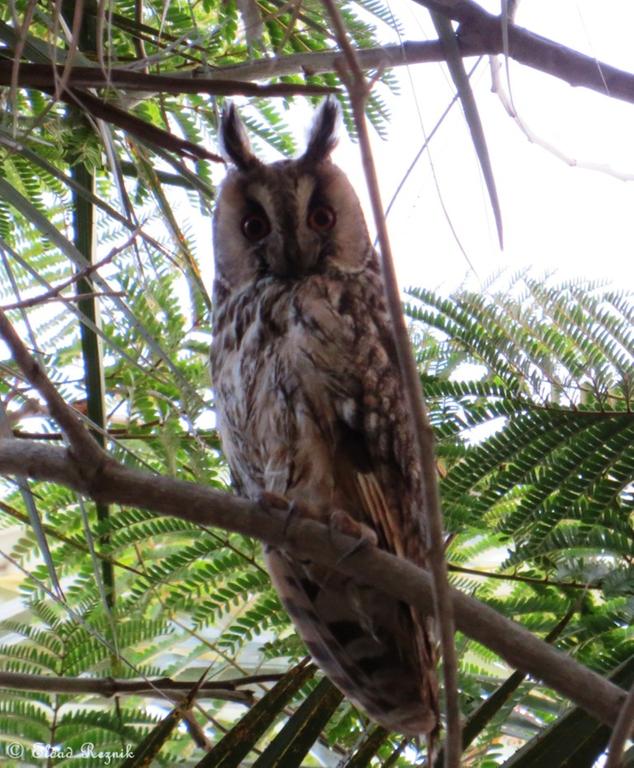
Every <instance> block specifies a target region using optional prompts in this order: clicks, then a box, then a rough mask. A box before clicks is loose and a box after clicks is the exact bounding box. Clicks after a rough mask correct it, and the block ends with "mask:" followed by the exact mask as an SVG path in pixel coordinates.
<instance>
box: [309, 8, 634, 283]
mask: <svg viewBox="0 0 634 768" xmlns="http://www.w3.org/2000/svg"><path fill="white" fill-rule="evenodd" d="M481 4H482V5H484V6H485V7H486V8H487V10H489V11H491V12H493V13H499V10H500V8H499V0H497V1H496V0H493V1H491V2H481ZM392 6H393V10H394V13H395V14H396V15H397V16H398V18H399V19H400V20H401V21H402V22H403V24H404V26H405V32H406V34H405V38H404V39H418V40H422V39H435V38H436V34H435V31H434V29H433V26H432V24H431V20H430V19H429V15H428V13H427V12H426V11H425V9H423V8H420V7H418V6H416V5H415V4H414V3H412V2H411V0H407V2H396V1H394V2H393V3H392ZM516 23H517V24H518V25H520V26H523V27H526V28H528V29H530V30H531V31H533V32H535V33H537V34H540V35H543V36H545V37H549V38H551V39H552V40H555V41H557V42H561V43H563V44H565V45H568V46H570V47H572V48H574V49H576V50H579V51H582V52H583V53H586V54H588V55H590V56H592V57H595V58H597V59H598V60H602V61H605V62H606V63H608V64H612V65H614V66H616V67H620V68H622V69H625V70H627V71H629V72H634V47H633V46H632V42H631V32H632V29H634V3H632V2H631V0H625V1H624V0H557V2H552V1H551V0H524V2H523V3H520V5H519V10H518V12H517V15H516ZM385 32H386V40H388V39H389V40H390V42H398V39H397V38H394V37H392V38H391V39H390V38H389V37H388V32H389V31H388V30H387V29H386V31H385ZM474 61H475V59H467V60H465V65H466V68H467V70H470V68H471V66H472V64H473V63H474ZM498 61H499V62H500V63H501V64H502V70H501V72H500V74H501V80H502V83H503V86H504V89H505V90H506V91H508V84H507V83H506V77H505V71H504V59H503V57H502V56H500V57H498ZM509 68H510V82H511V91H512V97H513V102H514V104H515V107H516V109H517V111H518V113H519V115H520V117H521V119H522V121H523V122H524V123H525V125H526V126H527V127H528V128H529V129H530V131H531V132H532V134H533V135H534V136H535V137H536V141H535V142H533V143H531V142H530V141H529V140H528V139H527V137H526V136H525V134H524V133H523V132H522V130H521V129H520V128H519V127H518V125H517V124H516V123H515V122H514V121H513V119H512V118H511V117H509V115H508V114H507V112H506V111H505V109H504V107H503V105H502V102H501V101H500V99H499V97H498V96H497V95H496V94H495V93H493V92H492V91H491V72H490V67H489V61H488V59H487V58H485V59H484V60H483V61H482V62H481V63H480V65H479V67H478V69H477V70H476V73H475V74H474V76H473V77H472V81H471V82H472V87H473V89H474V91H475V95H476V100H477V104H478V108H479V110H480V116H481V119H482V123H483V126H484V131H485V135H486V139H487V143H488V147H489V152H490V155H491V161H492V165H493V171H494V174H495V180H496V184H497V189H498V195H499V198H500V204H501V208H502V216H503V223H504V250H500V248H499V245H498V241H497V233H496V230H495V224H494V221H493V216H492V213H491V206H490V204H489V200H488V196H487V192H486V189H485V185H484V181H483V179H482V175H481V173H480V169H479V165H478V161H477V158H476V155H475V151H474V148H473V144H472V142H471V137H470V134H469V131H468V128H467V125H466V122H465V120H464V117H463V115H462V110H461V107H460V106H459V104H456V105H455V106H454V107H453V108H452V110H451V112H450V113H449V116H448V117H447V118H446V119H445V121H444V122H443V124H442V126H441V128H440V130H439V131H438V132H437V134H436V135H435V136H434V137H433V139H432V140H431V144H430V152H429V153H425V154H423V156H422V157H421V159H420V160H419V162H418V163H417V165H416V167H415V169H414V171H413V173H412V174H411V176H410V177H409V180H408V181H407V183H406V185H405V188H404V189H403V190H402V192H401V193H400V195H399V197H398V198H397V202H396V204H395V206H394V209H393V210H392V212H391V213H390V215H389V217H388V225H389V230H390V235H391V239H392V247H393V251H394V254H395V259H396V267H397V271H398V275H399V279H400V281H401V284H402V285H403V286H407V285H422V286H425V287H428V288H441V289H443V290H451V289H453V288H455V287H457V286H458V285H459V284H461V283H462V282H463V281H464V280H465V279H468V285H469V287H471V288H474V289H479V288H481V287H482V285H483V284H485V283H486V282H487V280H488V279H489V278H490V277H491V276H492V275H494V274H496V273H497V272H498V271H499V270H501V269H503V270H505V271H506V273H507V274H508V275H509V276H510V275H512V274H513V273H515V272H517V271H519V270H524V269H527V268H530V269H531V272H532V274H533V275H534V276H541V275H547V274H548V275H553V279H554V280H559V279H571V278H590V279H592V280H609V281H610V282H611V283H613V284H614V285H615V287H618V288H626V287H629V288H632V287H634V258H633V244H632V221H633V219H634V185H633V184H632V181H634V105H633V104H628V103H625V102H622V101H617V100H616V99H611V98H609V97H608V96H605V95H602V94H599V93H595V92H593V91H590V90H587V89H584V88H572V87H571V86H569V85H568V84H567V83H565V82H563V81H562V80H559V79H557V78H555V77H552V76H550V75H546V74H543V73H541V72H537V71H536V70H533V69H530V68H528V67H525V66H521V65H519V64H516V63H514V62H513V61H510V62H509ZM395 71H396V72H397V74H398V75H399V78H400V81H401V89H402V92H401V95H400V96H395V97H391V98H390V99H389V103H390V107H391V109H392V112H393V119H392V123H391V126H390V135H389V139H388V140H387V141H382V140H381V139H380V138H378V137H376V136H375V141H374V150H375V162H376V165H377V170H378V173H379V179H380V182H381V191H382V195H383V200H384V205H385V206H387V203H388V202H389V200H390V198H391V197H392V194H393V192H394V190H395V189H396V187H397V186H398V184H399V182H400V181H401V179H402V177H403V175H404V173H405V171H406V169H407V167H408V166H409V164H410V163H411V161H412V159H413V158H414V156H415V155H416V153H417V152H418V150H419V149H420V147H421V146H422V144H423V143H424V139H425V136H426V135H427V134H429V133H430V132H431V130H432V129H433V127H434V125H435V123H436V121H437V120H438V118H439V117H440V115H441V114H442V112H443V111H444V109H445V107H446V106H447V104H448V103H449V101H450V100H451V98H452V96H453V94H454V91H455V89H454V86H453V83H452V82H451V80H450V78H449V76H448V74H447V72H446V69H445V67H444V66H442V65H440V64H418V65H412V66H410V67H408V68H405V67H401V68H398V69H397V70H395ZM302 133H305V128H301V129H300V130H299V135H300V136H301V135H302ZM342 133H343V132H342ZM537 140H538V141H540V142H543V143H544V144H546V145H547V146H548V147H550V148H552V150H553V151H554V152H556V153H559V154H560V155H563V156H565V157H566V158H567V159H568V162H566V161H564V160H562V159H561V157H558V156H556V155H555V154H553V152H551V151H549V150H548V149H545V148H543V147H542V146H539V145H538V143H537ZM300 144H301V141H300ZM335 160H336V161H337V162H338V164H339V165H341V166H342V167H343V168H344V169H345V170H346V172H347V173H348V174H349V175H350V176H351V177H352V178H353V179H354V180H355V186H356V188H357V190H359V191H360V195H361V197H362V198H365V193H364V188H365V182H364V177H363V172H362V169H361V165H360V162H359V156H358V148H357V147H356V146H354V145H353V144H352V143H351V142H350V141H349V140H348V139H347V137H346V136H342V139H341V142H340V147H339V148H338V149H337V150H336V154H335ZM569 163H574V164H576V167H574V166H571V165H570V164H569ZM585 165H588V166H592V167H593V168H595V167H605V168H606V172H602V171H598V170H589V169H588V168H586V167H584V166H585ZM620 177H626V178H629V180H623V179H622V178H620ZM441 201H442V202H441ZM443 205H444V208H445V211H446V212H445V211H444V210H443ZM366 211H367V214H366V216H367V219H368V222H369V225H370V228H371V230H373V225H372V223H371V215H370V212H369V206H367V205H366ZM450 222H451V226H450ZM452 227H453V229H454V230H455V232H456V234H457V237H458V238H459V240H460V242H461V244H462V248H464V251H465V252H466V255H467V257H468V261H467V258H466V257H465V255H464V254H463V252H462V251H461V249H460V247H459V246H458V244H457V242H456V238H455V237H454V235H453V234H452ZM469 262H470V263H471V265H473V270H471V268H470V265H469Z"/></svg>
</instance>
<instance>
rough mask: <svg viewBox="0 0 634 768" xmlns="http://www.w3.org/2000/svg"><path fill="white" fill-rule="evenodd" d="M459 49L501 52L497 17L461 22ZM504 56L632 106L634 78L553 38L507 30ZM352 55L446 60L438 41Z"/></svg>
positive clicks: (297, 61) (310, 59) (308, 68)
mask: <svg viewBox="0 0 634 768" xmlns="http://www.w3.org/2000/svg"><path fill="white" fill-rule="evenodd" d="M421 2H422V0H421ZM423 4H426V3H423ZM458 49H459V51H460V53H461V54H462V55H463V56H465V57H467V56H482V55H484V54H490V55H493V54H498V53H505V50H504V45H503V41H502V29H501V23H500V19H499V17H497V16H491V15H490V14H488V13H486V12H485V11H482V12H481V16H478V18H477V21H475V22H474V21H473V19H472V20H471V21H469V22H463V23H461V25H460V27H459V30H458ZM506 52H507V53H508V55H509V57H510V58H511V59H514V60H515V61H517V62H519V63H520V64H525V65H526V66H529V67H532V68H533V69H537V70H539V71H541V72H545V73H546V74H548V75H552V76H553V77H557V78H559V79H560V80H565V81H566V82H567V83H569V84H570V85H572V86H578V87H584V88H590V89H591V90H593V91H598V92H599V93H601V94H602V95H603V96H611V97H612V98H615V99H621V100H622V101H627V102H631V103H632V102H634V74H632V73H630V72H625V71H624V70H622V69H617V68H616V67H613V66H611V65H610V64H607V63H605V62H603V61H597V59H595V58H593V57H592V56H586V55H585V54H583V53H579V51H575V50H574V49H573V48H568V47H567V46H565V45H561V44H560V43H557V42H555V41H554V40H549V39H548V38H546V37H541V36H540V35H536V34H535V33H534V32H531V31H529V30H528V29H524V28H523V27H517V26H515V25H510V26H509V47H508V51H506ZM356 54H357V59H358V61H359V64H360V65H361V66H362V67H363V69H366V70H367V69H385V68H387V67H400V66H409V65H411V64H424V63H428V62H437V61H444V60H445V55H444V53H443V50H442V46H441V44H440V42H439V41H438V40H431V41H422V42H421V41H406V42H404V43H403V44H402V45H386V46H383V47H381V48H368V49H365V50H359V51H357V52H356ZM340 57H341V51H338V50H332V51H319V52H317V53H297V54H293V55H290V56H279V57H275V58H270V59H258V60H256V61H251V62H248V63H245V64H237V65H235V66H231V67H220V68H219V69H217V70H214V71H213V72H210V73H209V74H208V77H209V78H210V79H214V78H216V77H217V78H219V79H220V78H236V79H240V80H258V79H264V78H269V77H281V76H283V75H291V74H294V73H298V72H304V73H305V74H320V73H322V72H335V71H336V67H335V62H336V61H337V59H339V58H340Z"/></svg>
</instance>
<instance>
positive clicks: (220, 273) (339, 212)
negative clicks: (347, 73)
mask: <svg viewBox="0 0 634 768" xmlns="http://www.w3.org/2000/svg"><path fill="white" fill-rule="evenodd" d="M337 120H338V108H337V105H336V103H335V102H334V101H331V100H327V101H325V102H324V104H323V105H322V107H321V108H320V109H319V111H318V112H317V114H316V116H315V119H314V122H313V125H312V128H311V131H310V135H309V139H308V144H307V147H306V150H305V151H304V153H303V154H302V155H301V156H300V157H298V158H296V159H294V160H281V161H279V162H275V163H270V164H266V163H263V162H262V161H261V160H260V159H259V158H257V157H256V156H255V155H254V153H253V150H252V149H251V145H250V143H249V139H248V137H247V133H246V130H245V128H244V126H243V124H242V122H241V121H240V117H239V116H238V113H237V111H236V109H235V107H234V106H233V105H231V106H229V107H228V109H226V110H225V112H224V114H223V116H222V123H221V131H220V134H221V143H222V147H223V150H224V154H225V157H226V158H227V160H228V161H229V162H230V164H231V166H232V167H231V169H230V171H229V173H228V174H227V177H226V178H225V180H224V182H223V184H222V186H221V188H220V193H219V197H218V201H217V203H216V210H215V215H214V254H215V260H216V278H217V280H219V281H220V282H222V284H223V286H224V288H225V289H226V290H229V291H231V292H234V291H236V290H239V289H240V288H242V287H244V286H246V285H248V284H251V283H252V282H254V281H256V280H259V279H261V278H263V277H274V278H279V279H283V280H300V279H302V278H304V277H306V276H308V275H312V274H318V273H323V272H326V271H328V270H331V269H337V270H340V271H343V272H358V271H360V270H361V269H363V266H364V264H365V263H366V261H367V259H368V257H369V255H370V253H371V252H372V247H371V244H370V241H369V237H368V233H367V229H366V225H365V221H364V219H363V214H362V212H361V206H360V205H359V200H358V198H357V196H356V194H355V192H354V189H353V188H352V185H351V184H350V182H349V181H348V179H347V177H346V176H345V174H344V173H343V172H342V171H341V170H340V169H339V168H337V166H336V165H334V163H333V162H332V160H331V159H330V155H331V153H332V150H333V148H334V146H335V144H336V134H335V128H336V123H337Z"/></svg>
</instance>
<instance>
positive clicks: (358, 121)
mask: <svg viewBox="0 0 634 768" xmlns="http://www.w3.org/2000/svg"><path fill="white" fill-rule="evenodd" d="M323 2H324V6H325V7H326V9H327V10H328V14H329V15H330V18H331V20H332V24H333V27H334V30H335V33H336V36H337V41H338V43H339V46H340V48H341V50H342V51H343V53H344V55H345V62H346V64H347V67H348V70H349V72H345V71H343V69H341V71H340V73H339V74H340V77H341V79H342V80H343V82H344V85H345V86H346V88H347V90H348V94H349V96H350V102H351V105H352V112H353V116H354V122H355V126H356V128H357V133H358V136H359V147H360V150H361V156H362V160H363V169H364V172H365V178H366V184H367V187H368V192H369V195H370V201H371V203H372V212H373V214H374V221H375V225H376V229H377V236H378V240H379V244H380V247H381V266H382V269H383V281H384V288H385V295H386V299H387V305H388V309H389V313H390V319H391V321H392V328H393V331H394V341H395V346H396V350H397V355H398V361H399V366H400V369H401V375H402V377H403V384H404V389H405V396H406V398H407V402H408V406H409V412H410V414H411V418H412V421H413V427H414V437H415V446H416V451H417V453H418V458H419V462H420V467H421V486H422V488H421V490H422V494H421V495H422V498H421V501H422V506H423V511H424V515H425V522H426V534H427V546H428V552H427V562H428V565H429V570H430V573H431V575H432V583H433V594H434V608H435V611H434V612H435V616H436V621H437V624H438V630H439V639H440V646H441V652H442V658H443V678H444V684H445V686H444V687H445V712H446V729H447V732H446V745H445V765H446V768H459V766H460V755H461V753H462V748H461V736H460V701H459V698H458V662H457V658H456V649H455V644H454V634H455V628H454V618H453V606H452V602H451V593H450V589H449V581H448V578H447V564H446V562H445V554H444V550H445V545H444V536H443V526H442V515H441V511H440V500H439V496H438V484H437V481H436V466H435V459H434V449H433V432H432V429H431V427H430V425H429V420H428V419H427V414H426V409H425V403H424V401H423V395H422V391H421V386H420V378H419V375H418V371H417V369H416V363H415V361H414V357H413V355H412V350H411V343H410V339H409V335H408V333H407V327H406V325H405V321H404V319H403V311H402V308H401V296H400V291H399V288H398V281H397V278H396V271H395V269H394V261H393V259H392V250H391V246H390V241H389V237H388V233H387V226H386V223H385V214H384V212H383V204H382V202H381V193H380V191H379V183H378V178H377V175H376V168H375V166H374V161H373V159H372V149H371V145H370V137H369V135H368V130H367V123H366V119H365V106H366V102H367V98H368V95H369V88H370V86H369V85H368V83H367V82H366V80H365V77H364V75H363V71H362V69H361V65H360V64H359V61H358V60H357V57H356V53H355V50H354V48H353V47H352V45H351V44H350V41H349V40H348V34H347V32H346V28H345V25H344V23H343V19H342V18H341V14H340V13H339V9H338V8H337V6H336V5H335V3H334V0H323Z"/></svg>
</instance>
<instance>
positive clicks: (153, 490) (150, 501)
mask: <svg viewBox="0 0 634 768" xmlns="http://www.w3.org/2000/svg"><path fill="white" fill-rule="evenodd" d="M79 460H80V461H86V459H85V457H83V456H82V457H79ZM77 461H78V460H77V459H73V458H72V457H71V456H70V455H69V453H68V452H67V451H66V450H64V449H63V448H59V447H56V446H48V445H41V444H39V443H33V442H31V441H27V440H16V439H6V440H0V473H2V474H5V475H18V476H20V477H31V478H32V479H34V480H47V481H50V482H55V483H60V484H62V485H65V486H67V487H69V488H72V489H74V490H77V491H79V492H80V493H83V494H85V495H86V496H90V497H91V498H93V499H95V500H96V501H103V502H111V503H116V504H123V505H126V506H134V507H138V508H140V509H147V510H149V511H151V512H155V513H156V514H159V515H168V516H171V517H178V518H180V519H182V520H188V521H190V522H193V523H196V524H198V525H204V526H215V527H218V528H224V529H225V530H228V531H233V532H236V533H241V534H244V535H245V536H253V537H255V538H257V539H260V540H261V541H264V542H266V543H268V544H270V545H271V546H274V547H283V548H284V549H287V550H288V551H290V552H291V553H292V554H293V555H294V556H295V557H299V558H303V559H307V560H314V561H316V562H318V563H322V564H324V565H326V566H328V567H329V568H333V569H335V570H338V571H340V572H341V573H345V574H346V575H348V576H350V577H351V578H353V579H355V580H357V581H358V580H359V574H363V582H364V583H366V584H369V585H372V586H375V587H376V588H378V589H380V590H382V591H383V592H385V593H387V594H389V595H392V596H393V597H396V598H398V599H400V600H404V601H405V602H408V603H410V604H411V605H414V606H416V607H417V608H418V609H419V610H421V611H422V612H423V613H425V614H428V615H429V614H433V598H432V591H431V579H430V576H429V574H428V573H427V572H426V571H424V570H422V569H419V568H417V567H416V566H415V565H413V564H412V563H410V562H408V561H407V560H404V559H402V558H399V557H396V556H394V555H390V554H389V553H387V552H384V551H382V550H380V549H376V548H370V547H364V548H361V549H359V547H358V540H356V539H351V538H349V537H348V536H344V535H343V534H340V533H338V532H336V531H332V530H330V529H329V528H328V527H327V526H323V525H320V524H319V523H316V522H314V521H312V520H304V519H300V518H299V517H295V518H292V519H291V520H290V521H289V517H288V514H287V513H286V512H283V511H281V510H275V509H264V508H263V507H262V506H260V505H258V504H255V503H253V502H250V501H247V500H245V499H239V498H237V497H235V496H232V495H230V494H228V493H223V492H221V491H218V490H215V489H214V488H209V487H206V486H200V485H196V484H195V483H188V482H185V481H183V480H174V479H172V478H169V477H162V476H158V475H152V474H150V473H148V472H140V471H138V470H133V469H128V468H127V467H124V466H122V465H120V464H117V462H115V461H114V460H111V461H109V462H108V463H106V464H105V465H103V466H102V469H101V472H99V473H98V474H92V473H91V474H90V475H89V474H87V473H86V472H85V471H80V469H79V467H78V466H77ZM306 502H307V503H310V499H306ZM451 599H452V602H453V605H454V611H455V617H456V626H457V628H458V629H459V630H460V631H461V632H464V634H465V635H468V636H469V637H471V638H473V639H474V640H476V641H477V642H479V643H482V644H483V645H485V646H487V647H488V648H490V649H491V650H493V651H494V652H495V653H497V654H499V655H500V656H501V657H502V658H503V659H505V660H506V661H507V662H508V664H509V665H510V666H511V667H513V668H515V669H519V670H522V671H523V672H525V673H526V674H529V675H531V676H532V677H534V678H535V679H537V680H541V681H542V682H543V683H544V684H546V685H547V686H549V687H551V688H553V689H554V690H556V691H558V692H559V693H560V694H561V695H562V696H565V697H566V698H568V699H570V700H571V701H573V702H574V703H575V704H577V705H578V706H580V707H582V708H583V709H585V710H586V711H587V712H589V713H590V714H591V715H592V716H593V717H595V718H596V719H597V720H599V721H600V722H603V723H606V724H607V725H614V723H616V721H617V718H618V716H619V712H620V710H621V707H622V706H623V703H624V701H625V697H626V693H625V691H624V690H623V689H621V688H619V687H618V686H616V685H614V684H613V683H611V682H609V681H608V680H605V679H604V678H603V677H601V676H600V675H598V674H597V673H596V672H592V671H591V670H590V669H588V668H587V667H584V666H583V665H581V664H579V663H578V662H576V661H575V660H574V659H572V658H570V657H569V656H567V655H566V654H564V653H562V652H560V651H558V650H556V649H555V648H552V647H550V646H549V645H548V644H547V643H545V642H544V641H543V640H540V639H539V638H537V637H536V636H535V635H533V634H532V633H531V632H529V631H528V630H526V629H524V628H523V627H521V626H520V625H519V624H517V623H515V622H514V621H511V620H510V619H507V618H505V617H504V616H502V615H501V614H499V613H498V612H497V611H495V610H493V609H492V608H489V607H488V606H486V605H484V604H482V603H480V602H478V601H477V600H474V599H473V598H471V597H469V596H468V595H465V594H463V593H461V592H458V591H457V590H453V589H452V590H451Z"/></svg>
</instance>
